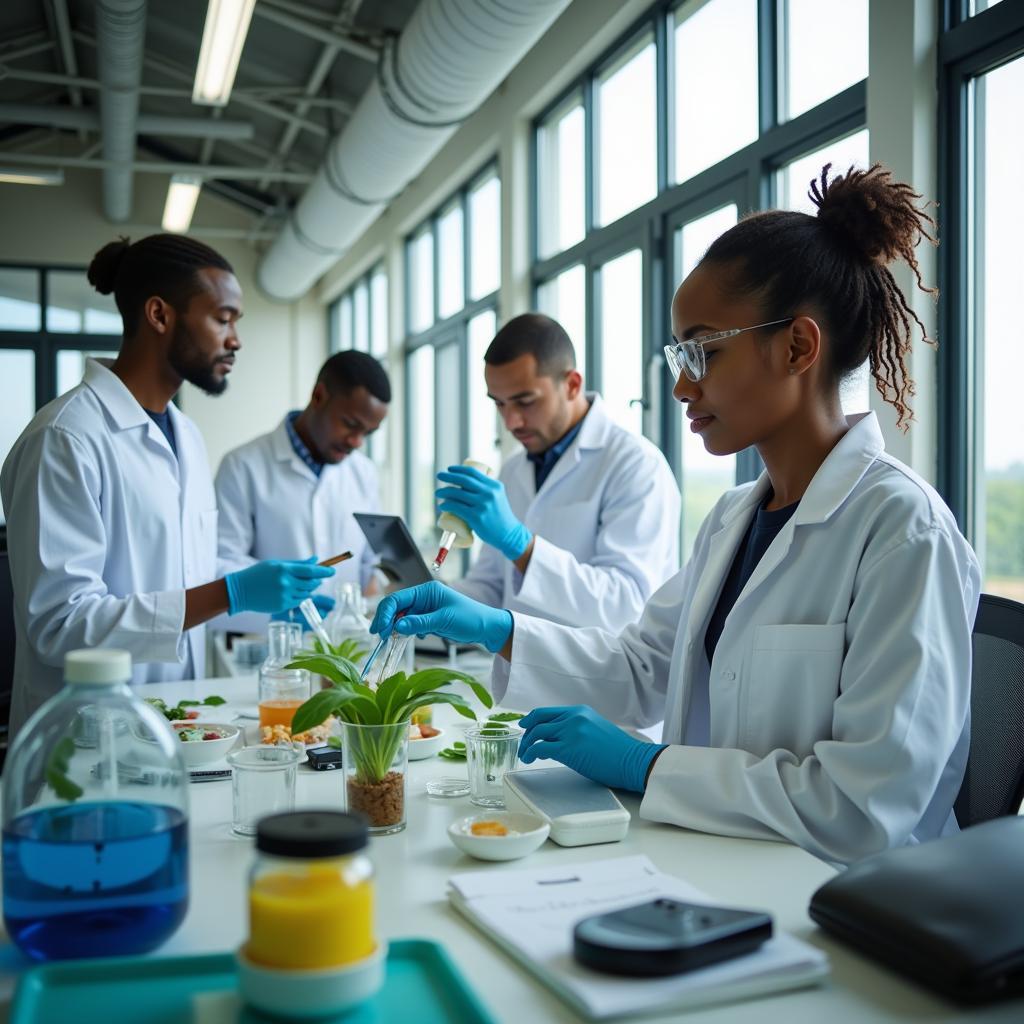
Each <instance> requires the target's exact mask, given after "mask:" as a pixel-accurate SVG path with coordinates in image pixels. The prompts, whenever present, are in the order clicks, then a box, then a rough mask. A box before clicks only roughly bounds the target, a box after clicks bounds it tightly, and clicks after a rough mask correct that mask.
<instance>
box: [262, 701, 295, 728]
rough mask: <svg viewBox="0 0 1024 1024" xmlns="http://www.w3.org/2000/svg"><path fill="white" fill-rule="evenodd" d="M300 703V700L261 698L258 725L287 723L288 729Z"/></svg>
mask: <svg viewBox="0 0 1024 1024" xmlns="http://www.w3.org/2000/svg"><path fill="white" fill-rule="evenodd" d="M302 704H303V701H301V700H261V701H260V726H261V727H262V726H264V725H287V726H288V728H289V729H290V728H291V727H292V719H293V718H294V717H295V712H296V711H297V710H298V709H299V708H300V707H301V706H302Z"/></svg>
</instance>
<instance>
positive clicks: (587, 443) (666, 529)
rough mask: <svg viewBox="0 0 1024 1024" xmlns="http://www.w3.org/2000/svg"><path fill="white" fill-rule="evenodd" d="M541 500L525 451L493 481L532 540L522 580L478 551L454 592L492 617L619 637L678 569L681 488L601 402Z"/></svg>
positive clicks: (594, 403)
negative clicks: (504, 613) (503, 611)
mask: <svg viewBox="0 0 1024 1024" xmlns="http://www.w3.org/2000/svg"><path fill="white" fill-rule="evenodd" d="M587 397H588V398H589V399H590V400H591V407H590V411H589V412H588V413H587V415H586V417H585V419H584V420H583V425H582V427H581V428H580V432H579V434H578V435H577V436H576V438H575V439H574V440H573V442H572V444H570V445H569V447H568V448H567V449H566V450H565V451H564V452H563V453H562V456H561V458H559V460H558V462H556V463H555V466H554V469H552V470H551V473H550V474H549V476H548V478H547V479H546V480H545V481H544V483H543V485H542V486H541V489H540V491H537V489H536V486H535V483H534V467H533V463H532V462H530V461H529V459H527V457H526V453H525V452H524V451H520V452H517V453H516V454H515V455H513V456H512V457H511V458H510V459H509V460H508V461H507V462H506V463H505V464H504V466H502V469H501V473H500V479H501V481H502V483H504V485H505V491H506V494H507V495H508V502H509V505H510V507H511V509H512V511H513V513H515V515H516V517H517V518H518V519H519V520H520V521H521V522H523V523H524V524H525V525H526V527H527V529H529V530H530V531H531V532H532V533H533V534H534V536H535V538H536V539H535V542H534V548H533V554H532V556H531V557H530V564H529V565H528V566H527V569H526V572H525V573H521V572H520V571H519V570H518V569H517V568H516V566H515V564H514V563H513V562H512V561H510V560H509V559H507V558H506V557H505V556H504V555H502V554H501V552H499V551H497V550H496V549H495V548H492V547H490V546H489V545H486V544H485V545H484V546H483V548H482V549H481V552H480V555H479V557H478V558H477V561H476V563H475V564H474V565H473V567H472V568H471V569H470V571H469V573H468V574H467V575H466V577H465V578H464V579H462V580H460V581H459V582H458V583H456V584H455V589H457V590H459V591H461V592H462V593H463V594H467V595H469V596H470V597H473V598H475V599H476V600H478V601H482V602H483V603H484V604H489V605H491V606H492V607H495V608H508V609H510V610H511V611H514V612H524V613H526V614H527V615H540V616H543V617H544V618H546V619H550V620H551V621H553V622H560V623H564V624H566V625H571V626H601V627H602V628H604V629H608V630H613V631H614V632H616V633H617V632H618V631H619V630H621V629H622V628H623V627H624V626H626V625H627V624H628V623H630V622H635V621H636V620H637V619H638V618H639V617H640V613H641V612H642V611H643V607H644V603H645V602H646V601H647V599H648V598H649V597H650V596H651V594H653V593H654V591H655V590H657V589H658V587H660V586H661V584H662V583H664V582H665V580H667V579H668V578H669V577H670V576H672V574H673V573H675V572H677V571H678V569H679V487H678V485H677V484H676V481H675V478H674V477H673V475H672V471H671V470H670V469H669V466H668V463H667V462H666V461H665V456H664V455H662V453H661V452H660V451H659V450H658V449H657V448H656V447H655V446H654V445H653V444H651V442H650V441H648V440H647V439H646V438H643V437H637V436H636V435H635V434H631V433H630V432H629V431H628V430H625V429H623V428H622V427H620V426H618V425H617V424H616V423H614V422H613V421H612V420H611V419H610V418H609V416H608V414H607V413H606V412H605V409H604V403H603V402H602V401H601V397H600V395H597V394H596V393H588V395H587Z"/></svg>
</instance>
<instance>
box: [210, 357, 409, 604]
mask: <svg viewBox="0 0 1024 1024" xmlns="http://www.w3.org/2000/svg"><path fill="white" fill-rule="evenodd" d="M390 401H391V384H390V382H389V381H388V375H387V373H386V372H385V371H384V367H382V366H381V365H380V363H379V362H377V360H376V359H374V358H373V356H371V355H368V354H367V353H365V352H356V351H349V352H336V353H335V354H334V355H332V356H331V357H330V358H329V359H328V360H327V362H325V363H324V365H323V366H322V367H321V369H320V373H319V374H318V375H317V379H316V384H315V386H314V387H313V393H312V394H311V395H310V399H309V402H308V403H307V405H306V407H305V409H303V410H301V411H299V410H295V411H293V412H290V413H288V415H287V416H285V418H284V420H282V422H281V423H280V424H279V425H278V426H277V427H276V428H275V429H274V430H272V431H271V432H270V433H268V434H263V435H262V436H261V437H257V438H256V439H255V440H252V441H249V442H248V443H247V444H244V445H242V446H241V447H239V448H236V449H234V451H231V452H228V454H227V455H225V456H224V459H223V461H222V462H221V464H220V468H219V469H218V470H217V479H216V489H217V507H218V508H219V509H220V526H219V543H218V551H219V554H220V557H221V560H222V561H223V562H224V563H225V564H226V565H228V566H230V567H232V568H244V567H245V566H247V565H251V564H252V563H253V562H254V561H256V560H258V559H261V558H301V557H303V556H304V555H306V554H308V553H309V552H310V551H325V552H331V553H335V552H342V551H351V552H352V554H353V558H352V559H351V560H350V561H348V562H343V563H342V564H341V565H339V566H338V567H337V579H339V580H342V581H349V580H351V581H355V582H358V583H359V584H360V586H361V587H362V588H363V590H364V591H367V592H369V591H370V590H372V573H373V564H374V557H373V550H372V548H370V546H369V544H367V542H366V538H365V537H364V536H363V533H362V531H361V530H360V529H359V526H358V524H357V523H356V521H355V519H354V518H353V517H352V513H353V512H377V511H379V509H380V490H379V486H378V482H377V469H376V467H375V466H374V464H373V463H372V462H371V461H370V460H369V459H368V458H367V457H366V456H365V455H363V453H362V452H361V451H359V449H360V448H361V447H362V444H363V441H365V440H366V438H367V437H369V436H370V435H371V434H372V433H373V432H374V431H375V430H377V429H378V428H379V427H380V425H381V423H383V421H384V417H385V416H387V413H388V403H389V402H390ZM321 598H322V595H320V594H317V595H316V598H315V600H316V601H317V603H318V604H319V605H321V607H322V608H323V607H324V606H327V607H329V606H330V604H331V603H332V602H331V601H330V600H329V599H328V600H326V601H322V600H321Z"/></svg>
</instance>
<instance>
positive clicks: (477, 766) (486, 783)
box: [466, 722, 523, 807]
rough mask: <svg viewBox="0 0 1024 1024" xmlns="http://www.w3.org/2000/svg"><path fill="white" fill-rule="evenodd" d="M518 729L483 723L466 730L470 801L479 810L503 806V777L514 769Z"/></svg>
mask: <svg viewBox="0 0 1024 1024" xmlns="http://www.w3.org/2000/svg"><path fill="white" fill-rule="evenodd" d="M522 735H523V730H522V729H521V728H520V727H519V726H518V725H504V724H494V725H489V724H487V723H486V722H485V723H482V724H477V725H471V726H470V727H469V728H468V729H467V730H466V769H467V771H468V773H469V799H470V802H471V803H474V804H477V805H478V806H480V807H504V806H505V787H504V781H505V773H506V772H510V771H511V770H512V769H513V768H514V767H515V765H516V756H517V753H518V751H519V740H520V738H521V737H522Z"/></svg>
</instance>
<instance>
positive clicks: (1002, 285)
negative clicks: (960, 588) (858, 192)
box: [939, 2, 1024, 601]
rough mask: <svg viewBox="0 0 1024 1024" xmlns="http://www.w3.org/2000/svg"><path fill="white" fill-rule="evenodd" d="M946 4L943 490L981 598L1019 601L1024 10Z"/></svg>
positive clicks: (1022, 597)
mask: <svg viewBox="0 0 1024 1024" xmlns="http://www.w3.org/2000/svg"><path fill="white" fill-rule="evenodd" d="M949 6H950V7H952V8H954V10H953V11H952V13H953V14H957V13H959V14H960V15H961V17H960V18H959V19H955V20H956V23H954V24H950V25H948V26H946V28H947V31H946V32H945V34H944V36H943V38H942V40H941V42H940V61H941V64H942V67H943V75H942V92H941V106H942V117H941V118H940V124H942V126H943V128H944V129H945V130H946V132H947V133H946V135H945V137H944V140H943V145H942V156H943V161H944V166H943V168H942V171H943V174H942V179H943V183H944V184H943V189H942V195H941V200H942V202H941V205H940V208H939V212H940V214H941V215H943V220H942V222H941V223H940V229H941V231H940V233H941V235H942V242H943V244H942V246H941V248H940V254H941V257H942V260H943V275H942V278H943V279H942V282H941V283H942V285H943V292H942V294H943V297H944V302H943V305H942V307H941V312H942V320H941V322H940V331H939V354H940V368H941V372H942V379H941V382H940V386H941V401H942V408H943V412H942V415H941V416H940V418H939V428H940V434H939V436H940V452H939V459H940V470H941V472H940V487H941V489H942V491H943V495H944V497H946V499H947V500H948V501H949V503H950V506H951V507H952V509H953V511H954V513H955V514H956V515H957V517H958V519H959V521H960V524H961V526H962V527H963V529H964V530H965V532H966V533H967V536H968V538H969V539H970V540H971V542H972V543H973V544H974V547H975V549H976V550H977V552H978V557H979V558H980V560H981V564H982V571H983V582H982V587H983V589H984V590H985V591H986V592H988V593H992V594H1000V595H1002V596H1004V597H1009V598H1012V599H1014V600H1016V601H1024V430H1022V429H1021V415H1020V400H1019V397H1018V391H1019V382H1020V381H1021V380H1022V379H1024V347H1022V345H1021V327H1020V321H1021V315H1020V309H1019V300H1018V297H1019V295H1020V289H1021V275H1020V257H1019V250H1020V238H1021V234H1022V232H1024V209H1022V208H1021V204H1020V202H1019V201H1018V195H1019V191H1020V174H1021V170H1020V169H1021V167H1022V166H1024V121H1022V119H1021V107H1022V103H1024V7H1022V6H1021V5H1020V4H998V5H994V4H992V3H987V4H985V3H980V2H975V3H974V4H973V5H972V6H971V10H972V11H974V12H977V15H976V16H975V17H971V18H969V19H968V18H966V17H965V15H966V14H967V11H964V10H960V11H957V10H956V7H957V6H958V5H956V4H951V5H949Z"/></svg>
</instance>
